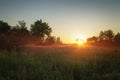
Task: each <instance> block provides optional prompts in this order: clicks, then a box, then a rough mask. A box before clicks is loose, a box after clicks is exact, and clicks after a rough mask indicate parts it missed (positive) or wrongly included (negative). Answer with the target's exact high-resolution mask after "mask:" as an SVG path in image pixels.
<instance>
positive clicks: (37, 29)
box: [31, 20, 52, 38]
mask: <svg viewBox="0 0 120 80" xmlns="http://www.w3.org/2000/svg"><path fill="white" fill-rule="evenodd" d="M51 32H52V28H50V26H49V25H48V23H46V22H42V20H37V21H36V22H34V24H32V25H31V34H32V35H33V36H39V37H43V38H44V37H45V36H50V34H51Z"/></svg>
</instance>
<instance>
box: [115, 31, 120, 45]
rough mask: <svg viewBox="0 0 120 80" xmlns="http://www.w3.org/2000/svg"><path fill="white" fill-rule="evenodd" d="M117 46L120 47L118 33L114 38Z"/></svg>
mask: <svg viewBox="0 0 120 80" xmlns="http://www.w3.org/2000/svg"><path fill="white" fill-rule="evenodd" d="M114 42H115V45H117V46H120V33H119V32H118V33H117V34H116V35H115V37H114Z"/></svg>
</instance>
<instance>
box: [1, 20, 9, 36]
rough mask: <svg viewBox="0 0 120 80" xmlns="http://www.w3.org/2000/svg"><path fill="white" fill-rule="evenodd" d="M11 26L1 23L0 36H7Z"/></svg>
mask: <svg viewBox="0 0 120 80" xmlns="http://www.w3.org/2000/svg"><path fill="white" fill-rule="evenodd" d="M10 29H11V28H10V26H9V25H8V23H7V22H3V21H0V34H6V33H9V32H10Z"/></svg>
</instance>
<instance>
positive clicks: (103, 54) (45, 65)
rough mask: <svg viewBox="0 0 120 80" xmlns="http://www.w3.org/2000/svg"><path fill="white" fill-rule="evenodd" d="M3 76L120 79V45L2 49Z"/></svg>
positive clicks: (9, 79)
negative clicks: (118, 46) (117, 46)
mask: <svg viewBox="0 0 120 80" xmlns="http://www.w3.org/2000/svg"><path fill="white" fill-rule="evenodd" d="M0 80H120V49H119V48H116V47H110V48H108V47H93V46H46V47H45V46H33V47H25V48H23V49H20V50H19V49H18V50H13V51H10V52H8V51H5V50H1V51H0Z"/></svg>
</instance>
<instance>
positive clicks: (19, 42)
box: [0, 20, 62, 49]
mask: <svg viewBox="0 0 120 80" xmlns="http://www.w3.org/2000/svg"><path fill="white" fill-rule="evenodd" d="M51 33H52V28H51V27H50V26H49V25H48V23H46V22H43V21H42V20H37V21H35V22H34V23H33V24H31V26H30V30H28V29H27V26H26V22H25V21H24V20H21V21H18V24H17V25H16V26H11V25H9V24H8V23H7V22H4V21H2V20H0V49H6V48H15V47H19V46H23V45H27V44H36V45H52V44H61V43H62V41H61V40H60V37H55V36H52V35H51Z"/></svg>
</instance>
